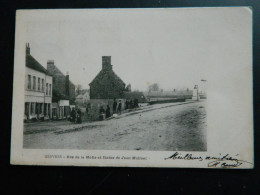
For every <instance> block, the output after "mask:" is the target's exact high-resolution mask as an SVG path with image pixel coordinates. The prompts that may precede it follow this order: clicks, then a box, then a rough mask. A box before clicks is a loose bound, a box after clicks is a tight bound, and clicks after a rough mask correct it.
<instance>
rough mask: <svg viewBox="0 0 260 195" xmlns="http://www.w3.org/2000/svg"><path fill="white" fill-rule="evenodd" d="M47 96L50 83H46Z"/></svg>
mask: <svg viewBox="0 0 260 195" xmlns="http://www.w3.org/2000/svg"><path fill="white" fill-rule="evenodd" d="M46 95H48V83H46Z"/></svg>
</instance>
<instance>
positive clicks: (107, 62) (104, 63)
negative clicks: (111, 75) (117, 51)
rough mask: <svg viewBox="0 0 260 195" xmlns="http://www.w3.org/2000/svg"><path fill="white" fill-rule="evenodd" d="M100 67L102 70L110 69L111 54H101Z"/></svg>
mask: <svg viewBox="0 0 260 195" xmlns="http://www.w3.org/2000/svg"><path fill="white" fill-rule="evenodd" d="M102 69H103V70H111V69H112V65H111V56H102Z"/></svg>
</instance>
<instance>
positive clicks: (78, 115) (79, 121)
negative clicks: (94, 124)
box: [77, 109, 82, 123]
mask: <svg viewBox="0 0 260 195" xmlns="http://www.w3.org/2000/svg"><path fill="white" fill-rule="evenodd" d="M81 114H82V113H81V110H80V109H78V111H77V123H81V122H82V120H81Z"/></svg>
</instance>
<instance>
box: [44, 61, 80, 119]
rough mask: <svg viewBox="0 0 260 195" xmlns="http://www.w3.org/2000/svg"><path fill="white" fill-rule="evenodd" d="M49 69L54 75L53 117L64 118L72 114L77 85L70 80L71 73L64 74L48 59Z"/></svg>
mask: <svg viewBox="0 0 260 195" xmlns="http://www.w3.org/2000/svg"><path fill="white" fill-rule="evenodd" d="M47 70H48V72H49V73H50V74H51V75H52V77H53V98H52V100H53V101H52V102H53V104H52V115H53V118H58V119H63V118H67V117H68V116H69V114H70V111H71V109H70V106H71V105H73V104H74V103H75V85H74V84H73V83H72V82H71V81H70V79H69V74H68V73H67V75H64V74H63V73H62V72H61V71H60V70H59V69H58V67H57V66H56V65H55V64H54V60H48V62H47Z"/></svg>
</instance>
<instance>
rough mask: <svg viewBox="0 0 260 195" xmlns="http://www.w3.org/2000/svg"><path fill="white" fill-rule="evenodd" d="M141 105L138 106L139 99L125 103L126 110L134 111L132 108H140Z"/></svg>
mask: <svg viewBox="0 0 260 195" xmlns="http://www.w3.org/2000/svg"><path fill="white" fill-rule="evenodd" d="M138 107H139V104H138V99H134V100H130V101H129V100H126V102H125V109H132V108H138Z"/></svg>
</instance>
